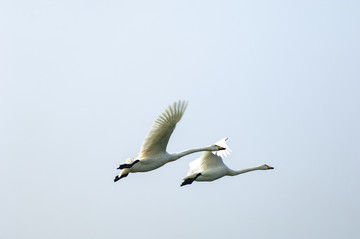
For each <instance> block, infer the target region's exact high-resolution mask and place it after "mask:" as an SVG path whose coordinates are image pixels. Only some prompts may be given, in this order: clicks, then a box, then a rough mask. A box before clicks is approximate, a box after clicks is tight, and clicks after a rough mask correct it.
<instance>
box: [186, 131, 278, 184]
mask: <svg viewBox="0 0 360 239" xmlns="http://www.w3.org/2000/svg"><path fill="white" fill-rule="evenodd" d="M226 140H227V138H224V139H222V140H220V141H218V142H217V144H219V145H220V146H222V147H224V148H226V150H225V151H223V152H221V153H219V152H203V153H202V155H201V157H200V158H198V159H196V160H194V161H192V162H190V164H189V167H190V169H189V171H188V173H187V175H186V177H185V178H184V179H183V180H184V181H183V182H182V184H181V186H184V185H187V184H191V183H192V182H193V181H214V180H216V179H219V178H221V177H223V176H235V175H238V174H242V173H246V172H250V171H254V170H267V169H273V167H270V166H268V165H266V164H262V165H260V166H257V167H253V168H247V169H242V170H232V169H230V168H228V167H227V166H226V165H225V164H224V162H223V160H222V157H224V156H227V155H229V153H230V152H231V150H230V149H229V147H228V146H227V144H226V142H225V141H226Z"/></svg>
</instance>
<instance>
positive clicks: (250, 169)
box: [228, 166, 261, 176]
mask: <svg viewBox="0 0 360 239" xmlns="http://www.w3.org/2000/svg"><path fill="white" fill-rule="evenodd" d="M254 170H261V166H256V167H253V168H245V169H241V170H232V169H229V173H228V175H229V176H235V175H239V174H242V173H247V172H250V171H254Z"/></svg>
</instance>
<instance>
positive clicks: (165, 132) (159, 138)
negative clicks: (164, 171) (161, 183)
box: [139, 101, 187, 158]
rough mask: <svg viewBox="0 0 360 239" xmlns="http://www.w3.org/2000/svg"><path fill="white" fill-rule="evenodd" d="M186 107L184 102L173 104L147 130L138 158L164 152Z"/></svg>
mask: <svg viewBox="0 0 360 239" xmlns="http://www.w3.org/2000/svg"><path fill="white" fill-rule="evenodd" d="M186 107H187V102H186V101H179V102H175V103H174V104H173V105H171V106H169V107H168V108H167V109H166V110H165V111H164V112H162V114H161V115H160V116H159V117H158V118H157V119H156V120H155V122H154V124H153V125H152V127H151V128H150V130H149V133H148V134H147V136H146V138H145V140H144V142H143V144H142V146H141V150H140V153H139V157H140V158H142V157H146V156H149V155H156V154H159V153H164V152H166V146H167V144H168V142H169V139H170V136H171V134H172V132H173V131H174V129H175V127H176V124H177V122H179V121H180V119H181V117H182V116H183V114H184V112H185V110H186Z"/></svg>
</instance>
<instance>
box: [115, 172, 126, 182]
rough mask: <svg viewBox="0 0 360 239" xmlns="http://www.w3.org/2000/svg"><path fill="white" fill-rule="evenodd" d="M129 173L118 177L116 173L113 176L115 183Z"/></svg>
mask: <svg viewBox="0 0 360 239" xmlns="http://www.w3.org/2000/svg"><path fill="white" fill-rule="evenodd" d="M128 175H129V174H128V173H127V174H123V175H121V176H120V177H119V175H117V176H116V177H115V179H114V183H116V182H117V181H119V180H120V179H122V178H125V177H126V176H128Z"/></svg>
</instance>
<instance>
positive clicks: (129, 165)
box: [117, 159, 140, 169]
mask: <svg viewBox="0 0 360 239" xmlns="http://www.w3.org/2000/svg"><path fill="white" fill-rule="evenodd" d="M138 162H140V160H138V159H137V160H135V161H134V162H133V163H131V164H127V163H124V164H121V165H120V166H119V167H118V168H117V169H124V168H131V167H132V166H134V164H136V163H138Z"/></svg>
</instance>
